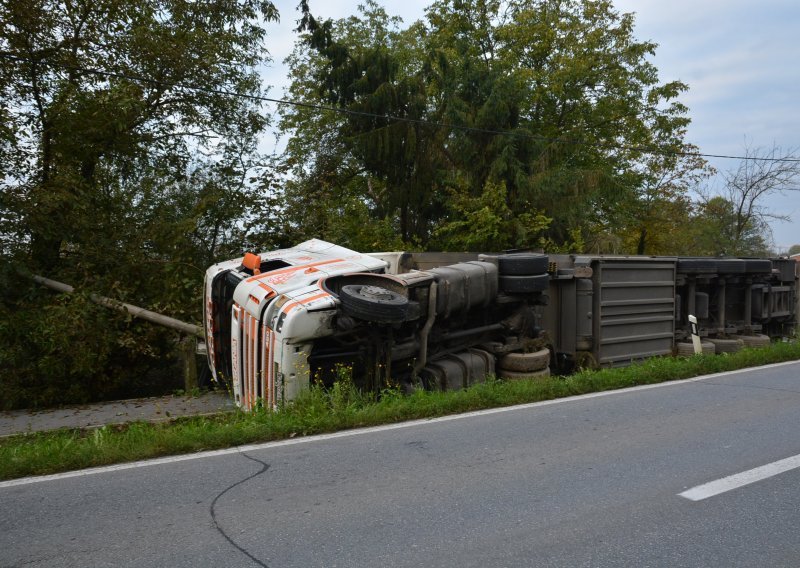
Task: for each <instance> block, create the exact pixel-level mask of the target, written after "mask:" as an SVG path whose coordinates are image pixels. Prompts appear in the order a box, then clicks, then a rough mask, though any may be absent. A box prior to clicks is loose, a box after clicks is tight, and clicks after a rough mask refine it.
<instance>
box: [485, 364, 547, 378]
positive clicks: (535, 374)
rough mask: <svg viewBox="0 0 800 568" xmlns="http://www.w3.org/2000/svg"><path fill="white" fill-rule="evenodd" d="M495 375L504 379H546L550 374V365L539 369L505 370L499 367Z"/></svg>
mask: <svg viewBox="0 0 800 568" xmlns="http://www.w3.org/2000/svg"><path fill="white" fill-rule="evenodd" d="M497 376H499V377H500V378H501V379H506V380H508V381H521V380H524V379H546V378H547V377H549V376H550V367H545V368H544V369H541V370H539V371H527V372H522V371H506V370H504V369H500V370H499V371H498V372H497Z"/></svg>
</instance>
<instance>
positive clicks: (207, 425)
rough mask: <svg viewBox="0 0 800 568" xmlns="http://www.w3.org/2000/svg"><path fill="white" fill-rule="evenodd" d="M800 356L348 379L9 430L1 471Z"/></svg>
mask: <svg viewBox="0 0 800 568" xmlns="http://www.w3.org/2000/svg"><path fill="white" fill-rule="evenodd" d="M798 359H800V342H797V341H794V342H789V343H774V344H772V345H770V346H769V347H766V348H762V349H746V350H742V351H740V352H738V353H733V354H721V355H716V356H694V357H689V358H672V357H663V358H655V359H649V360H646V361H644V362H642V363H639V364H635V365H632V366H630V367H623V368H617V369H602V370H599V371H581V372H579V373H576V374H574V375H570V376H569V377H553V378H550V379H546V380H531V381H513V382H503V381H487V382H486V383H483V384H479V385H476V386H474V387H472V388H469V389H465V390H460V391H450V392H425V391H419V392H416V393H414V394H412V395H410V396H402V395H400V394H399V393H398V392H396V391H392V390H388V391H384V393H383V396H382V397H381V398H380V400H378V401H376V400H374V397H372V396H369V395H365V394H362V393H360V392H358V391H356V390H355V389H354V388H352V386H351V385H350V384H349V383H348V382H347V381H346V380H345V381H342V382H341V383H339V384H337V385H336V386H335V387H334V388H333V389H330V390H328V391H325V390H323V389H321V388H316V387H315V388H312V389H311V390H310V391H308V392H307V393H305V395H304V396H302V397H300V398H299V399H298V400H296V401H294V402H292V403H291V404H288V405H287V406H286V407H285V408H283V409H281V410H280V411H277V412H273V411H271V410H258V411H255V412H251V413H243V412H238V411H236V412H228V413H222V414H217V415H213V416H205V417H195V418H182V419H177V420H174V421H172V422H169V423H164V424H149V423H142V422H136V423H132V424H127V425H122V426H106V427H103V428H97V429H92V430H58V431H54V432H44V433H28V434H20V435H18V436H11V437H8V438H4V439H2V440H0V479H14V478H18V477H24V476H29V475H41V474H49V473H57V472H62V471H70V470H75V469H83V468H87V467H93V466H102V465H109V464H114V463H121V462H126V461H136V460H142V459H147V458H155V457H159V456H165V455H175V454H184V453H191V452H199V451H203V450H213V449H219V448H226V447H231V446H236V445H241V444H249V443H255V442H265V441H270V440H280V439H285V438H291V437H295V436H307V435H311V434H318V433H323V432H332V431H336V430H345V429H349V428H357V427H363V426H374V425H378V424H388V423H392V422H400V421H404V420H412V419H423V418H433V417H436V416H444V415H447V414H455V413H461V412H468V411H471V410H479V409H485V408H494V407H501V406H509V405H514V404H522V403H527V402H537V401H543V400H551V399H554V398H561V397H566V396H572V395H580V394H585V393H590V392H598V391H605V390H612V389H619V388H624V387H630V386H635V385H645V384H653V383H660V382H664V381H670V380H676V379H685V378H690V377H696V376H700V375H705V374H710V373H717V372H721V371H731V370H735V369H741V368H745V367H754V366H759V365H765V364H769V363H777V362H782V361H791V360H798Z"/></svg>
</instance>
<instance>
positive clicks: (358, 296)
mask: <svg viewBox="0 0 800 568" xmlns="http://www.w3.org/2000/svg"><path fill="white" fill-rule="evenodd" d="M339 299H340V300H341V302H342V312H343V313H344V314H345V315H349V316H352V317H354V318H358V319H361V320H364V321H371V322H377V323H392V322H401V321H404V320H405V319H406V315H407V314H408V298H406V297H405V296H402V295H401V294H398V293H397V292H392V291H391V290H387V289H386V288H381V287H379V286H367V285H363V284H351V285H348V286H342V289H341V291H340V292H339Z"/></svg>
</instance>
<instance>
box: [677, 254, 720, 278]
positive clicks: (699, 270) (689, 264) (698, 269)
mask: <svg viewBox="0 0 800 568" xmlns="http://www.w3.org/2000/svg"><path fill="white" fill-rule="evenodd" d="M678 273H679V274H716V273H717V266H716V263H715V261H714V259H712V258H679V259H678Z"/></svg>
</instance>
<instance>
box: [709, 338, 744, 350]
mask: <svg viewBox="0 0 800 568" xmlns="http://www.w3.org/2000/svg"><path fill="white" fill-rule="evenodd" d="M709 341H710V342H711V343H713V344H714V348H715V349H716V350H717V353H736V352H737V351H739V350H740V349H741V348H742V347H743V346H744V343H742V340H741V339H717V338H711V339H709Z"/></svg>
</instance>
